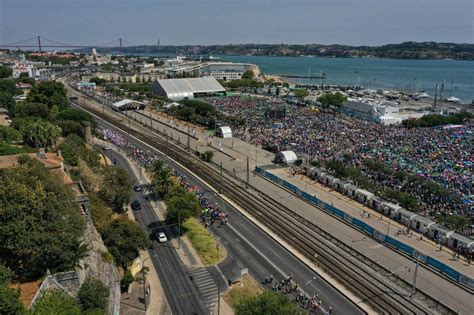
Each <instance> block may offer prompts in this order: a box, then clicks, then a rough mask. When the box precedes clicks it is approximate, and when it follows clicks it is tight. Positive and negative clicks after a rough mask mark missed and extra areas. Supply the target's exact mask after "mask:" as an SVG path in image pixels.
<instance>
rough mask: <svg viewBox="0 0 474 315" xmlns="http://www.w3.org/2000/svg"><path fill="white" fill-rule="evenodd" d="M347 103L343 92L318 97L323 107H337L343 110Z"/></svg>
mask: <svg viewBox="0 0 474 315" xmlns="http://www.w3.org/2000/svg"><path fill="white" fill-rule="evenodd" d="M346 101H347V97H345V96H344V95H343V94H342V93H341V92H336V93H324V94H323V95H321V96H320V97H318V102H320V103H321V104H322V106H323V107H325V108H328V107H335V108H341V107H342V105H344V103H345V102H346Z"/></svg>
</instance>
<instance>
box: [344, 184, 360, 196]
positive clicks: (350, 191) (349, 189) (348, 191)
mask: <svg viewBox="0 0 474 315" xmlns="http://www.w3.org/2000/svg"><path fill="white" fill-rule="evenodd" d="M358 189H359V187H357V186H356V185H352V184H349V185H345V186H344V195H346V196H348V197H349V198H354V196H355V192H356V191H357V190H358Z"/></svg>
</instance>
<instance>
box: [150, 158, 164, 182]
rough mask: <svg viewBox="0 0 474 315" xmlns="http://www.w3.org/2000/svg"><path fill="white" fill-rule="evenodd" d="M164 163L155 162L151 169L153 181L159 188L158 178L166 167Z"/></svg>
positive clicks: (160, 161)
mask: <svg viewBox="0 0 474 315" xmlns="http://www.w3.org/2000/svg"><path fill="white" fill-rule="evenodd" d="M164 164H165V163H164V162H163V161H162V160H154V161H153V163H152V164H151V167H150V174H151V180H152V183H153V185H154V186H157V183H158V178H159V177H160V172H161V170H162V169H163V167H164Z"/></svg>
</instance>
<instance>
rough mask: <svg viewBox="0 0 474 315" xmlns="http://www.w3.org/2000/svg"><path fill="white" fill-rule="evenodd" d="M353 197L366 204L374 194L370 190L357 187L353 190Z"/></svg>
mask: <svg viewBox="0 0 474 315" xmlns="http://www.w3.org/2000/svg"><path fill="white" fill-rule="evenodd" d="M355 197H356V200H357V201H359V202H362V203H363V204H365V205H367V204H368V202H369V200H370V199H371V198H374V197H375V195H374V194H373V193H371V192H370V191H367V190H365V189H360V188H359V189H357V190H356V191H355Z"/></svg>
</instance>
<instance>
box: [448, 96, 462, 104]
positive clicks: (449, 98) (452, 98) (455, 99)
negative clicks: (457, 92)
mask: <svg viewBox="0 0 474 315" xmlns="http://www.w3.org/2000/svg"><path fill="white" fill-rule="evenodd" d="M446 102H450V103H461V100H460V99H459V98H457V97H454V96H450V97H448V98H447V99H446Z"/></svg>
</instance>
